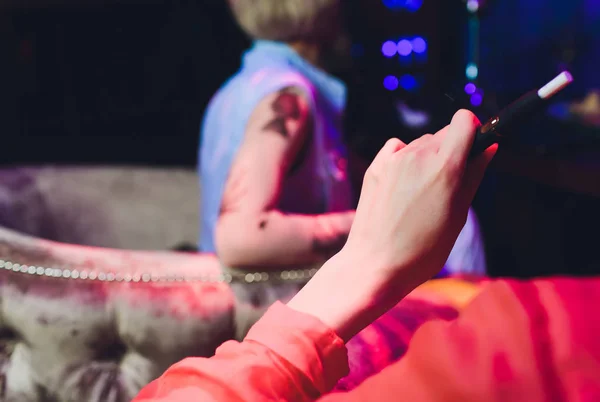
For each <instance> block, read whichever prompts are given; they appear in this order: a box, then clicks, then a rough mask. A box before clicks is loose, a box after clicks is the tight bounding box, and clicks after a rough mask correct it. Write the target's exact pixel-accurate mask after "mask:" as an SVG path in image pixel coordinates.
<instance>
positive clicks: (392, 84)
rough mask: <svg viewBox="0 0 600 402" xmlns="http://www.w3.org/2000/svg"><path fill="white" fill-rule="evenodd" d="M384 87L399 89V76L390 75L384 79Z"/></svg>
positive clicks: (390, 89) (391, 89)
mask: <svg viewBox="0 0 600 402" xmlns="http://www.w3.org/2000/svg"><path fill="white" fill-rule="evenodd" d="M383 87H384V88H385V89H387V90H388V91H395V90H396V89H398V78H396V77H394V76H393V75H388V76H387V77H385V78H384V79H383Z"/></svg>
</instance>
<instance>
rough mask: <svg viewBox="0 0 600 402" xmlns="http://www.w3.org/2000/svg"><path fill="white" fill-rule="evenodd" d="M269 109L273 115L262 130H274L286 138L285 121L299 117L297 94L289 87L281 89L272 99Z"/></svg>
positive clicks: (287, 133)
mask: <svg viewBox="0 0 600 402" xmlns="http://www.w3.org/2000/svg"><path fill="white" fill-rule="evenodd" d="M271 109H272V110H273V112H274V114H275V116H274V117H273V119H271V121H269V122H268V123H267V124H266V125H265V127H264V128H263V130H264V131H274V132H276V133H278V134H280V135H282V136H283V137H285V138H288V137H289V136H290V133H289V130H288V128H287V124H286V123H287V121H288V120H298V119H300V117H301V116H300V105H299V104H298V95H297V94H296V93H294V92H293V91H292V90H290V89H283V90H282V91H280V92H279V94H278V95H277V98H275V100H274V101H273V103H272V105H271Z"/></svg>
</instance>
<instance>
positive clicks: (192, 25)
mask: <svg viewBox="0 0 600 402" xmlns="http://www.w3.org/2000/svg"><path fill="white" fill-rule="evenodd" d="M415 1H416V0H408V3H407V1H406V0H404V1H396V2H394V1H388V0H386V1H382V0H370V1H368V0H349V1H347V2H346V3H345V4H347V5H348V9H347V11H348V13H347V14H348V15H347V20H348V21H347V23H348V26H349V30H350V32H351V35H352V38H353V43H354V46H353V56H354V58H353V60H354V61H353V64H352V65H348V66H347V68H345V69H344V70H343V71H338V72H336V74H337V75H339V76H340V77H342V78H343V79H345V80H346V81H347V83H348V85H349V92H350V97H349V105H348V113H347V115H348V118H347V121H346V127H347V130H346V131H347V132H346V135H347V137H348V142H349V143H350V144H351V146H352V147H353V148H354V149H355V150H356V151H357V152H358V153H360V154H362V155H363V156H364V157H365V158H370V157H372V156H373V155H374V153H375V152H376V151H377V150H378V148H379V146H380V145H381V144H382V143H383V142H384V141H385V139H387V138H389V137H391V136H399V137H401V138H403V139H405V140H406V141H409V140H411V139H412V138H415V137H416V136H418V135H420V134H422V133H424V132H427V131H431V132H432V131H435V130H437V129H439V128H440V127H442V126H443V125H444V124H445V122H447V121H448V120H449V118H450V116H451V115H452V113H453V112H454V111H455V110H456V109H457V108H459V107H471V108H472V109H473V110H474V111H475V112H476V113H477V114H478V115H479V116H480V117H481V118H482V119H484V118H487V117H489V116H490V115H491V114H492V113H493V112H494V111H496V110H498V108H499V107H501V106H503V105H505V104H507V103H508V102H510V101H512V100H513V99H514V98H516V97H517V96H519V95H520V94H521V93H523V92H524V91H527V90H529V89H531V88H533V87H536V86H539V85H541V84H543V83H545V82H546V81H548V80H549V79H550V78H552V77H553V76H554V75H555V74H556V73H558V72H559V71H561V69H563V68H569V69H570V70H571V71H572V72H573V73H574V74H575V76H576V78H577V81H576V84H575V85H573V87H572V88H570V89H569V90H567V91H566V93H565V94H563V95H561V99H559V101H568V100H572V99H578V98H580V97H582V96H583V95H585V93H586V92H587V91H588V89H590V88H600V82H599V81H598V80H599V77H598V74H597V71H598V70H600V68H599V63H598V61H599V59H600V58H599V55H600V33H599V29H600V18H599V16H600V5H598V3H597V2H594V1H592V0H571V1H568V2H566V1H558V0H555V1H549V0H528V1H527V2H523V1H517V0H505V1H489V2H487V3H485V4H484V7H482V10H481V13H480V18H479V24H480V32H479V34H478V37H479V39H480V46H479V47H478V50H479V57H480V58H479V67H480V77H479V80H478V81H477V84H478V87H480V88H482V89H483V90H484V93H485V96H484V103H483V105H482V106H480V107H472V106H471V105H470V103H469V98H468V97H467V96H466V94H465V93H464V91H463V87H464V85H465V84H466V82H467V79H466V77H465V65H466V63H467V61H468V60H469V54H468V52H467V43H468V40H469V37H468V35H467V32H468V30H467V27H468V24H469V15H468V13H467V11H466V7H465V3H464V2H462V1H460V0H424V1H423V4H422V6H421V7H420V8H419V10H418V11H417V12H414V13H410V12H408V11H406V9H405V8H404V9H403V7H401V6H402V5H403V4H404V5H406V4H409V5H410V4H413V3H414V2H415ZM384 3H386V4H384ZM417 3H418V1H417ZM594 3H595V4H594ZM394 4H395V5H396V6H398V5H400V6H398V9H393V6H394ZM390 7H391V8H390ZM415 35H419V36H422V37H424V38H425V39H426V40H427V43H428V50H427V54H426V55H427V57H426V60H424V61H422V62H411V63H401V62H399V60H398V58H385V57H383V55H382V53H381V45H382V43H383V42H384V41H386V40H390V39H391V40H398V39H399V38H401V37H403V36H415ZM248 45H249V41H248V40H247V39H246V38H245V37H244V36H243V35H242V33H241V32H240V31H239V29H238V28H237V27H236V26H235V24H234V23H233V21H232V19H231V18H230V16H229V13H228V10H227V7H226V5H225V1H222V0H205V1H159V0H155V1H152V0H147V1H142V0H139V1H115V0H113V1H107V0H105V1H102V0H96V1H93V2H85V3H84V2H75V1H67V0H63V1H50V0H48V1H43V0H37V1H28V2H21V1H19V2H17V1H14V2H12V3H11V2H3V3H2V5H0V60H1V62H0V129H1V131H0V133H1V135H2V138H3V139H4V141H3V148H2V162H3V164H5V165H24V164H36V165H37V164H128V165H134V164H140V165H167V166H173V165H177V166H195V164H196V158H197V148H198V140H199V138H198V132H199V127H200V122H201V118H202V114H203V110H204V108H205V107H206V105H207V103H208V101H209V99H210V97H211V96H212V94H213V93H214V92H215V91H216V90H217V89H218V87H219V86H220V85H221V84H222V83H223V82H224V81H225V79H226V78H227V77H229V76H230V75H231V74H233V73H234V72H235V70H236V69H237V68H238V66H239V60H240V56H241V53H242V51H243V50H244V49H245V48H247V47H248ZM405 73H410V74H411V75H413V76H415V77H416V78H417V79H418V82H419V87H418V88H417V89H415V90H412V91H407V90H403V89H402V88H399V89H398V90H395V91H388V90H385V89H384V87H383V85H382V82H383V79H384V77H385V76H387V75H390V74H392V75H401V74H405ZM399 100H401V101H404V102H406V103H407V104H408V105H409V106H410V107H413V108H417V109H422V110H425V111H427V112H428V114H429V115H430V116H431V119H430V122H429V124H428V125H426V126H425V127H420V128H419V129H411V128H409V127H406V126H404V125H403V124H401V122H400V120H399V119H398V116H397V113H396V109H395V106H396V103H397V102H398V101H399ZM516 134H518V135H515V136H514V138H515V139H514V140H512V141H510V142H508V143H506V144H503V147H502V149H501V152H500V154H499V155H498V158H497V160H496V161H495V162H494V166H492V169H491V170H490V172H489V173H488V175H487V177H486V180H485V182H484V184H483V186H482V189H481V191H480V193H479V195H478V197H477V199H476V202H475V208H476V210H477V212H478V214H479V217H480V220H481V223H482V226H483V230H484V234H485V237H486V243H487V249H488V257H489V260H490V261H489V265H490V270H491V272H492V274H494V275H516V276H531V275H547V274H555V273H569V274H591V273H594V274H595V273H598V272H600V260H599V257H598V256H599V255H600V254H599V253H598V252H596V250H595V249H596V248H597V247H598V246H599V240H600V236H599V235H598V227H599V225H600V218H599V212H598V210H599V207H600V203H599V197H600V188H599V186H600V174H599V173H598V172H599V167H598V159H599V158H598V150H599V148H600V147H599V143H600V134H598V129H597V128H591V127H585V126H582V125H581V124H577V123H573V122H568V121H567V122H558V121H556V120H554V119H552V118H550V117H548V116H547V115H541V116H538V117H536V118H535V119H533V120H532V121H531V122H530V123H529V124H526V125H524V126H523V127H522V128H521V130H520V131H519V133H516Z"/></svg>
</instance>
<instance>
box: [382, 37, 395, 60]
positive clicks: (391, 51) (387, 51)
mask: <svg viewBox="0 0 600 402" xmlns="http://www.w3.org/2000/svg"><path fill="white" fill-rule="evenodd" d="M397 51H398V46H397V45H396V44H395V43H394V42H392V41H391V40H388V41H386V42H385V43H384V44H383V46H381V53H383V55H384V56H385V57H394V55H395V54H396V52H397Z"/></svg>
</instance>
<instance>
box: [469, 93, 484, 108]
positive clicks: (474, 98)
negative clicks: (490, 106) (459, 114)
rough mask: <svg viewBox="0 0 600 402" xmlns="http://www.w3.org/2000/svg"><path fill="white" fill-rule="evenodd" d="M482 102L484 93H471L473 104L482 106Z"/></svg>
mask: <svg viewBox="0 0 600 402" xmlns="http://www.w3.org/2000/svg"><path fill="white" fill-rule="evenodd" d="M482 103H483V95H481V94H478V93H474V94H473V95H471V105H473V106H475V107H477V106H481V104H482Z"/></svg>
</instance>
